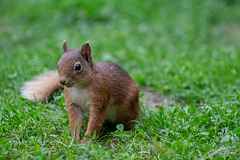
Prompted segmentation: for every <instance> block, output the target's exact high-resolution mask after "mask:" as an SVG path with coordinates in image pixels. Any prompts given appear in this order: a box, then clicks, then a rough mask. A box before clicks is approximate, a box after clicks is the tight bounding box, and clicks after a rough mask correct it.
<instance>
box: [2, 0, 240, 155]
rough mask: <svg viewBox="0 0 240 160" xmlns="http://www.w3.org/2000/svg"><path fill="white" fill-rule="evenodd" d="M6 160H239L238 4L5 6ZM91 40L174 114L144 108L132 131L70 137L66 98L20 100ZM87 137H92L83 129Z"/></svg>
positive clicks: (217, 0) (100, 54)
mask: <svg viewBox="0 0 240 160" xmlns="http://www.w3.org/2000/svg"><path fill="white" fill-rule="evenodd" d="M0 4H1V5H0V19H1V24H0V52H1V53H0V60H1V63H0V73H1V76H0V87H1V90H0V159H104V158H105V159H239V158H240V147H239V146H240V142H239V138H240V119H239V117H240V110H239V109H240V99H239V97H240V89H239V88H240V63H239V62H240V47H239V44H240V20H239V19H240V15H239V9H240V5H239V2H237V1H235V0H212V1H200V0H193V1H187V0H182V1H173V0H172V1H168V0H162V1H157V0H154V1H143V0H140V1H139V0H138V1H137V0H132V1H127V0H121V1H118V2H115V1H106V0H99V1H79V2H73V1H57V0H51V1H44V0H40V1H29V0H24V1H21V2H20V1H17V0H12V1H7V0H2V1H1V2H0ZM64 39H66V40H67V42H68V45H69V46H70V47H73V48H80V47H81V45H82V43H84V42H85V41H87V40H90V45H91V46H92V50H93V56H94V58H95V61H96V62H102V61H112V62H116V63H118V64H119V65H121V66H122V67H123V68H124V69H126V70H127V71H128V72H129V73H130V75H131V76H132V78H133V79H134V80H135V81H136V83H137V84H138V85H139V86H140V87H142V88H148V89H152V90H156V91H158V92H159V94H160V95H167V96H168V97H171V98H173V99H174V100H175V101H176V103H174V104H173V105H165V106H156V108H157V109H158V111H153V110H150V109H146V108H145V107H144V106H146V104H141V108H142V117H141V119H140V120H139V121H138V122H137V125H136V127H135V129H134V130H132V131H131V132H123V131H122V127H121V125H120V126H118V128H116V131H113V132H103V131H102V132H101V134H99V135H96V136H94V137H93V141H92V143H91V144H89V143H87V144H85V145H80V144H79V143H74V142H73V140H72V137H71V136H70V131H69V126H68V118H67V112H66V110H65V104H64V98H63V93H62V91H59V92H57V93H55V94H54V96H53V99H52V101H51V102H49V103H46V104H43V103H32V102H29V101H28V100H26V99H23V98H21V95H20V88H21V86H22V83H23V82H24V81H26V80H29V79H31V78H32V77H33V76H35V75H37V74H39V73H42V72H43V71H45V70H53V69H56V64H57V61H58V60H59V58H60V57H61V54H62V48H61V45H62V42H63V40H64ZM83 130H86V126H84V128H83Z"/></svg>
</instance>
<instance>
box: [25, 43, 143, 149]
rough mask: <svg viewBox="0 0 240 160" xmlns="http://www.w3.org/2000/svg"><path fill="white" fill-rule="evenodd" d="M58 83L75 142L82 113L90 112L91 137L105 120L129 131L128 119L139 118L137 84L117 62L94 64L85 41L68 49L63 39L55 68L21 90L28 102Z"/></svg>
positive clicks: (45, 95) (45, 97) (45, 94)
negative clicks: (55, 69)
mask: <svg viewBox="0 0 240 160" xmlns="http://www.w3.org/2000/svg"><path fill="white" fill-rule="evenodd" d="M61 86H63V87H64V96H65V104H66V110H67V112H68V118H69V125H70V131H71V135H72V136H74V135H75V137H74V139H75V141H79V140H80V132H81V127H82V124H83V116H84V113H89V122H88V125H87V131H86V133H85V135H91V136H93V134H94V132H96V133H97V132H99V131H100V130H101V128H102V126H103V123H104V121H105V120H108V121H110V122H112V123H114V124H123V125H124V128H125V129H126V130H129V129H131V128H132V127H133V122H131V121H132V120H136V119H137V118H138V117H139V114H140V108H139V87H138V86H137V85H136V84H135V82H134V81H133V80H132V78H131V77H130V76H129V75H128V73H127V72H126V71H125V70H124V69H122V68H121V67H120V66H118V65H117V64H115V63H112V62H102V63H95V62H94V60H93V57H92V55H91V47H90V45H89V43H88V42H85V43H84V44H83V45H82V47H81V48H80V49H71V48H70V49H69V48H68V47H67V43H66V41H65V40H64V41H63V55H62V57H61V58H60V60H59V62H58V63H57V71H48V72H47V73H45V74H42V75H40V76H37V77H36V78H35V79H34V80H32V81H28V82H25V83H24V85H23V87H22V90H21V93H22V97H24V98H27V99H29V100H31V101H35V100H37V101H42V102H44V101H48V100H49V99H50V97H51V95H52V93H53V92H55V91H56V90H58V89H59V88H60V87H61ZM75 129H76V134H75ZM86 141H89V139H88V138H85V137H84V138H83V140H82V141H81V143H82V144H84V143H85V142H86Z"/></svg>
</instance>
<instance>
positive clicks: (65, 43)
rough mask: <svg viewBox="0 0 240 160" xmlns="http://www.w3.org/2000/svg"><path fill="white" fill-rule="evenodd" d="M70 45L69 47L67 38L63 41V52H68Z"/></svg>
mask: <svg viewBox="0 0 240 160" xmlns="http://www.w3.org/2000/svg"><path fill="white" fill-rule="evenodd" d="M67 50H68V47H67V42H66V40H64V41H63V53H65V52H67Z"/></svg>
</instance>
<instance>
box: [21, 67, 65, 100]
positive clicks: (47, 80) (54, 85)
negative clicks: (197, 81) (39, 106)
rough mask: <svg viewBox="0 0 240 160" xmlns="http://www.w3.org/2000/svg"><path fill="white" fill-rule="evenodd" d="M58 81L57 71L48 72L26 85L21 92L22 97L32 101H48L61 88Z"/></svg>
mask: <svg viewBox="0 0 240 160" xmlns="http://www.w3.org/2000/svg"><path fill="white" fill-rule="evenodd" d="M58 79H59V78H58V73H57V71H48V72H46V73H44V74H42V75H39V76H37V77H35V79H34V80H32V81H27V82H25V83H24V85H23V87H22V90H21V93H22V97H24V98H27V99H29V100H30V101H36V100H38V101H41V102H43V101H48V100H49V98H50V97H51V94H52V93H54V92H55V91H56V90H57V89H58V88H60V87H61V85H60V84H59V83H58Z"/></svg>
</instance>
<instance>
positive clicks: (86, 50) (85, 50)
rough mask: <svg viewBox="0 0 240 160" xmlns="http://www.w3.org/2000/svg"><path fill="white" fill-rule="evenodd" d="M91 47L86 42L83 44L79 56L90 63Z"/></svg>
mask: <svg viewBox="0 0 240 160" xmlns="http://www.w3.org/2000/svg"><path fill="white" fill-rule="evenodd" d="M91 52H92V51H91V47H90V45H89V43H88V42H85V43H84V44H83V45H82V48H81V54H82V55H83V57H84V58H85V59H86V61H87V62H91V61H92V56H91Z"/></svg>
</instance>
